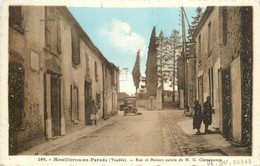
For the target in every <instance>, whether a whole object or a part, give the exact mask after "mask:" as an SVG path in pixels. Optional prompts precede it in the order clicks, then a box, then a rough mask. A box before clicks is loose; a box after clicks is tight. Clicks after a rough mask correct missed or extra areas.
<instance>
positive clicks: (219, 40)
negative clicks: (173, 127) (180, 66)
mask: <svg viewBox="0 0 260 166" xmlns="http://www.w3.org/2000/svg"><path fill="white" fill-rule="evenodd" d="M195 39H196V57H197V58H196V87H197V88H196V92H197V93H196V94H197V95H196V98H197V99H198V100H199V103H200V104H203V103H204V102H205V101H206V98H207V96H210V97H211V104H212V106H213V109H214V111H215V116H214V118H213V122H214V123H215V124H216V125H217V127H219V128H220V132H221V133H222V134H223V136H224V137H225V138H228V139H230V140H233V141H235V142H238V143H240V144H243V145H247V146H251V141H252V56H253V53H252V7H207V9H206V11H205V13H204V15H203V17H202V19H201V21H200V23H199V25H198V28H197V30H196V33H195Z"/></svg>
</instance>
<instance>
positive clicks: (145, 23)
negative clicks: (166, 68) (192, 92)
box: [69, 7, 196, 94]
mask: <svg viewBox="0 0 260 166" xmlns="http://www.w3.org/2000/svg"><path fill="white" fill-rule="evenodd" d="M69 10H70V12H71V13H72V15H73V16H74V17H75V18H76V20H77V21H78V22H79V24H80V25H81V26H82V28H83V29H84V30H85V32H86V33H87V34H88V36H89V37H90V39H91V40H92V41H93V43H94V44H95V45H96V47H97V48H98V49H99V50H100V51H101V52H102V54H103V55H104V56H105V57H106V58H107V59H108V60H109V61H110V62H112V63H114V64H115V65H116V66H118V67H119V69H120V70H121V74H120V92H127V93H128V94H134V93H135V87H134V83H133V79H132V74H131V73H132V70H133V67H134V64H135V60H136V54H137V51H138V49H140V52H141V68H140V70H141V75H142V76H145V66H146V60H147V52H148V46H149V41H150V36H151V32H152V29H153V27H154V26H156V35H157V36H158V35H159V33H160V31H161V30H162V31H163V32H164V35H165V36H169V35H170V34H171V32H172V30H173V29H176V30H179V31H180V32H181V26H180V22H181V21H180V19H181V18H180V16H179V15H180V8H177V7H171V8H97V7H69ZM185 11H186V13H187V17H188V20H189V22H191V21H192V18H191V16H195V15H196V7H194V8H185Z"/></svg>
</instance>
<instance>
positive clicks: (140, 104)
mask: <svg viewBox="0 0 260 166" xmlns="http://www.w3.org/2000/svg"><path fill="white" fill-rule="evenodd" d="M149 102H151V99H149V98H148V99H137V100H136V106H137V107H142V108H145V109H149ZM154 109H157V100H156V98H153V101H152V108H151V110H154Z"/></svg>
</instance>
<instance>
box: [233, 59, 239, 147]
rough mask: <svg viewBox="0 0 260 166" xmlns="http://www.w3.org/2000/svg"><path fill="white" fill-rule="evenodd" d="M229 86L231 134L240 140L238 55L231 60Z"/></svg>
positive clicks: (236, 139)
mask: <svg viewBox="0 0 260 166" xmlns="http://www.w3.org/2000/svg"><path fill="white" fill-rule="evenodd" d="M231 88H232V136H233V139H234V140H235V141H237V142H241V122H242V117H241V115H242V113H241V69H240V56H238V57H237V58H236V59H234V60H233V61H232V62H231Z"/></svg>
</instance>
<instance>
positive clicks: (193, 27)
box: [187, 7, 203, 56]
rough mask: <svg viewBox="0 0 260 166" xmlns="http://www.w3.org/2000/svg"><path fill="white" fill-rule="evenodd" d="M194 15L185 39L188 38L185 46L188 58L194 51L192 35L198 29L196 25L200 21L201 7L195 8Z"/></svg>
mask: <svg viewBox="0 0 260 166" xmlns="http://www.w3.org/2000/svg"><path fill="white" fill-rule="evenodd" d="M196 13H197V15H196V16H194V17H192V19H193V20H192V22H191V26H190V27H189V29H188V37H187V38H188V44H187V54H188V56H189V55H190V54H192V53H193V50H194V49H192V48H194V46H195V40H194V38H193V35H194V33H195V31H196V29H197V27H198V24H199V22H200V20H201V18H202V16H203V12H202V9H201V7H197V9H196Z"/></svg>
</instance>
